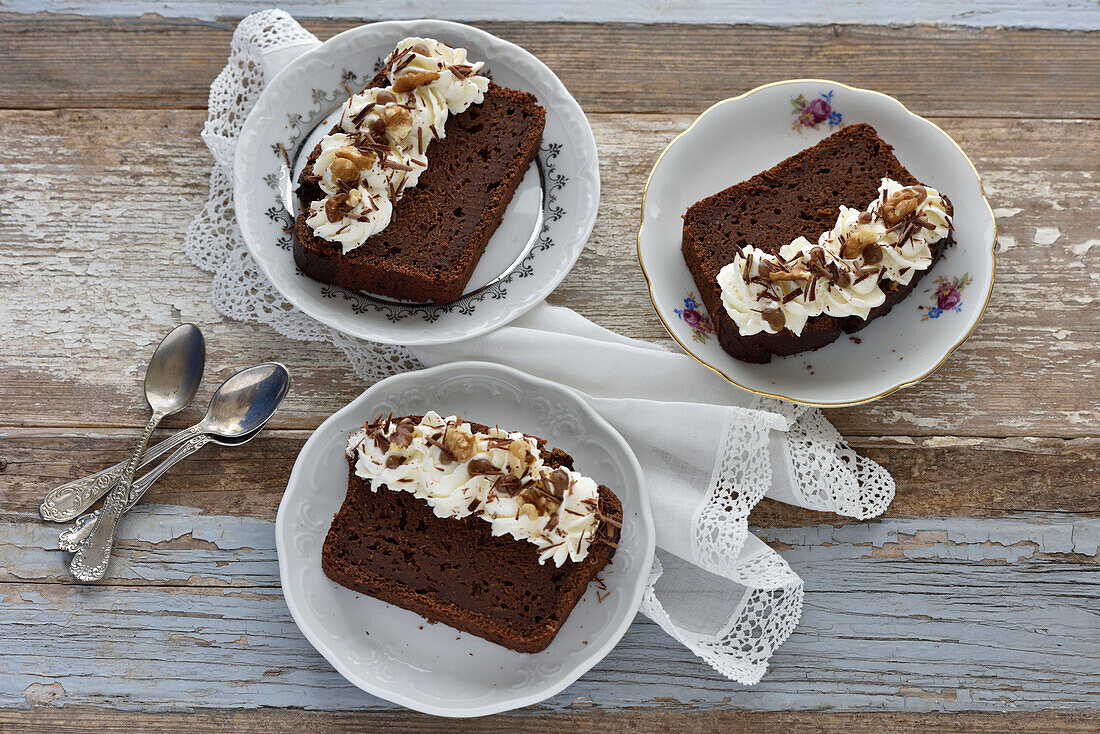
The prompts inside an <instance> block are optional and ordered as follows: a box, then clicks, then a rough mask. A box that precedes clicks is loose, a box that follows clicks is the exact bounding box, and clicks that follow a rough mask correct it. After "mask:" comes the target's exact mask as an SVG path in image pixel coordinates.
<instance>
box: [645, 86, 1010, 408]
mask: <svg viewBox="0 0 1100 734" xmlns="http://www.w3.org/2000/svg"><path fill="white" fill-rule="evenodd" d="M859 122H866V123H869V124H871V125H872V126H874V128H875V129H876V130H877V131H878V134H879V136H880V137H882V139H883V140H885V141H886V142H887V143H890V144H891V145H893V146H894V153H895V155H897V157H898V160H900V161H901V163H902V165H904V166H905V167H906V168H908V169H909V170H910V171H911V172H912V173H913V175H914V176H916V177H917V178H918V179H920V180H921V181H923V182H924V183H927V184H928V185H929V186H932V187H934V188H936V189H938V190H939V191H941V192H942V193H944V194H946V195H947V196H948V197H949V198H950V199H951V201H952V203H953V204H954V206H955V214H954V221H955V240H956V244H955V245H954V246H953V247H951V248H949V249H948V250H947V253H946V254H945V255H944V257H943V258H942V259H941V260H940V261H939V262H938V263H937V264H936V265H935V266H934V267H933V268H932V271H931V272H930V273H928V274H927V275H926V276H925V277H924V279H923V280H922V281H921V282H920V284H918V285H917V287H916V288H915V289H914V290H913V292H912V293H910V294H909V296H908V297H907V298H906V299H905V300H903V301H902V302H901V303H899V304H898V305H896V306H894V308H893V310H892V311H891V312H890V313H889V314H887V315H886V316H883V317H882V318H879V319H877V320H875V321H873V322H872V323H871V324H870V325H868V326H867V327H866V328H864V329H862V330H861V331H859V332H857V333H856V334H854V335H852V336H848V335H843V336H841V337H840V339H838V340H837V341H835V342H833V343H832V344H830V345H828V346H825V347H823V348H821V349H819V350H817V351H813V352H803V353H801V354H795V355H790V356H787V357H773V358H772V361H771V362H770V363H768V364H750V363H748V362H742V361H740V360H737V359H734V358H733V357H731V356H730V355H729V354H727V353H726V352H725V351H724V350H723V349H722V347H721V346H719V344H718V339H717V337H716V336H715V334H714V329H713V326H712V324H711V321H710V317H709V315H708V314H707V313H706V309H705V307H704V306H703V303H702V301H701V299H700V298H699V292H698V289H697V288H696V286H695V282H694V281H693V280H692V277H691V274H690V273H689V272H688V269H687V266H686V265H685V264H684V258H683V255H682V254H681V253H680V243H681V237H682V233H683V220H682V217H683V214H684V212H686V211H687V209H688V207H689V206H691V205H692V204H694V203H695V202H697V201H699V200H700V199H703V198H705V197H707V196H710V195H711V194H714V193H716V192H718V191H721V190H722V189H725V188H727V187H729V186H732V185H733V184H736V183H739V182H741V181H744V180H745V179H748V178H751V177H752V176H754V175H756V174H757V173H760V172H761V171H764V170H766V169H768V168H771V167H772V166H774V165H775V164H777V163H779V162H780V161H782V160H783V159H785V158H787V157H789V156H791V155H794V154H795V153H798V152H799V151H801V150H805V149H806V148H809V147H811V146H812V145H814V144H815V143H817V142H819V141H820V140H821V139H822V138H824V137H826V136H828V135H831V134H832V133H834V132H836V131H837V130H839V129H840V127H841V126H843V125H849V124H853V123H859ZM842 203H843V204H847V205H849V206H859V207H863V206H865V205H866V204H867V202H852V201H846V202H839V201H838V202H837V205H838V207H839V205H840V204H842ZM818 235H820V232H807V233H806V236H807V237H808V238H809V239H810V240H812V241H817V237H818ZM996 239H997V229H996V223H995V222H994V219H993V210H992V209H991V208H990V206H989V202H988V201H986V198H985V195H984V192H983V190H982V182H981V178H980V177H979V176H978V172H977V171H976V170H975V169H974V165H973V164H972V163H971V162H970V159H969V158H967V157H966V154H965V153H963V151H962V149H961V148H960V147H959V146H958V144H956V143H955V141H953V140H952V139H951V138H950V137H948V135H947V133H945V132H944V131H943V130H941V129H940V128H938V127H937V126H936V125H935V124H933V123H931V122H929V121H928V120H926V119H924V118H923V117H920V116H918V115H915V114H913V113H912V112H910V111H909V110H907V109H906V108H905V106H904V105H902V104H901V102H898V101H897V100H896V99H894V98H892V97H888V96H886V95H885V94H880V93H879V92H872V91H869V90H866V89H856V88H854V87H849V86H846V85H844V84H840V83H838V82H831V81H826V80H822V79H795V80H791V81H784V82H776V83H774V84H768V85H765V86H763V87H758V88H756V89H753V90H752V91H750V92H746V93H745V94H742V95H741V96H739V97H734V98H732V99H727V100H724V101H722V102H719V103H718V104H716V105H714V106H713V107H711V108H710V109H708V110H707V111H706V112H704V113H703V114H702V115H700V116H699V118H698V119H696V120H695V122H694V123H692V125H691V127H689V128H688V129H687V130H685V131H684V132H683V133H681V134H680V135H679V136H678V137H676V138H675V139H674V140H673V141H672V142H671V143H670V144H669V145H668V147H667V148H665V150H664V152H663V153H662V154H661V156H660V157H659V158H658V159H657V163H656V164H654V166H653V170H652V172H651V173H650V175H649V181H648V182H647V184H646V188H645V191H644V193H643V195H642V224H641V228H640V229H639V231H638V260H639V262H640V263H641V266H642V272H643V273H644V274H645V277H646V280H647V282H648V284H649V294H650V298H651V299H652V300H653V307H654V308H655V309H656V310H657V315H658V316H659V317H660V319H661V321H662V322H663V323H664V325H665V328H666V329H668V333H669V334H670V335H671V336H672V338H673V339H675V340H676V341H677V342H678V343H679V344H680V346H681V347H683V349H684V351H686V352H687V353H688V354H690V355H691V356H693V357H695V359H697V360H698V361H699V362H701V363H702V364H704V365H706V366H707V367H709V368H710V369H712V370H714V371H715V372H717V373H718V374H720V375H722V376H723V377H725V378H726V379H727V380H729V381H730V382H731V383H733V384H734V385H736V386H737V387H740V388H743V389H745V390H748V391H749V392H753V393H756V394H758V395H766V396H770V397H776V398H783V399H785V400H790V401H793V402H796V403H802V404H805V405H819V406H841V405H856V404H859V403H865V402H868V401H871V400H875V399H877V398H880V397H882V396H884V395H888V394H890V393H892V392H894V391H895V390H898V389H900V388H902V387H906V386H908V385H912V384H915V383H917V382H919V381H920V380H923V379H924V378H925V377H927V376H928V375H930V374H932V372H934V371H935V370H936V368H938V367H939V366H940V365H941V364H943V363H944V361H945V360H946V359H947V357H948V355H950V354H951V352H953V351H954V350H955V349H957V348H958V347H959V346H961V345H962V343H963V342H964V341H965V340H966V338H967V337H968V336H970V334H971V333H972V332H973V331H974V328H975V327H976V326H977V325H978V320H979V319H980V318H981V316H982V313H983V312H984V311H985V307H986V304H987V302H988V301H989V295H990V293H991V292H992V290H993V272H994V262H993V248H994V246H995V245H996ZM853 337H854V338H853Z"/></svg>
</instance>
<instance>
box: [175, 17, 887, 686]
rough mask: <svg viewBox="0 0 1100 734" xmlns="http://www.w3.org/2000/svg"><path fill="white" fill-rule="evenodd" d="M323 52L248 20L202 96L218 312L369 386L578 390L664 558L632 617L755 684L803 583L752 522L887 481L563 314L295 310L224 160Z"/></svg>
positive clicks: (774, 405) (210, 255)
mask: <svg viewBox="0 0 1100 734" xmlns="http://www.w3.org/2000/svg"><path fill="white" fill-rule="evenodd" d="M317 43H318V41H317V39H316V38H315V37H314V36H313V35H312V34H310V33H309V32H307V31H306V30H305V29H303V28H302V27H301V26H300V25H299V24H298V23H297V22H296V21H294V19H293V18H291V17H290V15H288V14H287V13H285V12H283V11H280V10H266V11H262V12H259V13H255V14H253V15H250V16H249V17H247V18H245V19H244V20H243V21H241V23H240V25H239V26H238V27H237V30H236V32H235V33H234V36H233V43H232V48H231V53H230V56H229V62H228V64H227V65H226V67H225V69H224V70H223V71H222V72H221V74H219V75H218V78H217V79H216V80H215V81H214V84H213V85H212V86H211V89H210V107H209V118H208V121H207V123H206V127H205V129H204V131H203V140H204V141H205V142H206V144H207V146H208V147H209V148H210V150H211V152H212V153H213V155H214V159H215V164H214V167H213V169H212V171H211V180H210V197H209V199H208V201H207V203H206V205H205V206H204V207H203V210H202V212H201V213H200V214H199V215H198V216H196V217H195V219H194V221H193V222H192V223H191V226H190V228H189V229H188V232H187V237H186V240H185V247H186V249H187V252H188V255H189V256H190V257H191V259H192V261H193V262H194V263H195V264H196V265H197V266H199V267H201V268H203V269H206V270H209V271H211V272H213V273H214V284H213V290H212V300H213V302H214V305H215V306H216V307H217V308H218V309H219V310H220V311H221V312H222V313H224V314H226V315H227V316H229V317H231V318H234V319H237V320H241V321H260V322H263V323H266V324H270V325H271V326H272V327H274V328H275V329H276V330H277V331H279V332H280V333H282V334H285V335H287V336H290V337H293V338H296V339H305V340H315V341H322V340H324V341H331V342H332V343H334V344H336V345H337V346H339V347H340V348H341V349H342V350H343V351H344V353H345V354H347V356H348V359H349V361H350V362H351V365H352V367H353V368H354V370H355V372H356V373H357V374H358V375H359V376H360V377H361V378H363V379H364V380H367V381H375V380H377V379H380V378H382V377H385V376H387V375H390V374H394V373H395V372H399V371H402V370H407V369H415V368H417V367H419V366H431V365H436V364H440V363H443V362H449V361H457V360H467V359H473V360H481V361H495V362H499V363H503V364H507V365H509V366H512V367H515V368H517V369H520V370H523V371H525V372H528V373H530V374H533V375H537V376H539V377H543V378H546V379H549V380H553V381H555V382H558V383H561V384H563V385H568V386H570V387H572V388H574V389H575V390H576V391H578V392H579V393H581V395H582V397H584V398H585V399H586V400H588V401H589V403H590V404H591V405H592V406H593V407H594V408H595V409H596V410H597V411H599V413H600V414H601V415H603V416H604V418H606V419H607V420H608V421H609V422H610V423H611V424H612V425H614V426H615V427H616V428H617V429H618V430H619V432H620V433H622V435H623V436H624V438H626V440H627V441H628V442H629V443H630V445H631V447H632V448H633V450H634V452H635V454H637V456H638V460H639V461H640V463H641V465H642V469H643V472H644V473H645V477H646V484H647V487H648V490H649V497H650V504H651V510H652V512H653V517H654V519H655V525H656V531H657V546H658V560H657V561H656V562H655V563H654V565H653V569H652V572H651V575H650V583H649V587H648V589H647V592H646V595H645V599H644V601H643V603H642V612H643V613H645V614H646V616H648V617H649V618H650V619H652V620H653V621H655V622H657V623H658V624H659V625H660V626H661V627H662V628H663V629H664V630H665V631H666V632H668V633H669V634H670V635H672V636H673V637H674V638H676V639H677V640H679V641H680V642H682V643H683V644H684V645H686V646H687V647H688V648H690V649H691V650H692V651H693V652H694V653H696V654H697V655H698V656H699V657H701V658H703V659H704V660H705V661H706V662H708V663H709V664H710V665H711V666H713V667H714V669H715V670H717V671H719V672H720V673H722V674H723V675H725V676H727V677H729V678H731V679H733V680H736V681H739V682H741V683H744V684H753V683H756V682H757V681H759V680H760V677H761V676H762V675H763V674H764V671H765V670H766V669H767V663H768V659H769V658H770V656H771V654H772V653H773V652H774V651H775V649H776V648H777V647H778V646H779V645H780V644H782V642H783V641H784V640H785V639H786V638H787V637H788V636H789V635H790V633H791V631H792V630H793V629H794V627H795V625H796V624H797V623H798V618H799V615H800V613H801V610H802V580H801V579H800V578H799V577H798V576H797V575H796V574H795V573H794V572H793V571H791V569H790V567H789V566H788V565H787V564H786V562H785V561H784V560H783V559H782V558H781V557H780V556H779V555H778V554H777V553H776V552H775V551H773V550H772V549H771V548H769V547H768V546H767V545H765V544H764V543H763V542H762V541H760V540H759V539H758V538H756V537H755V536H753V535H752V534H751V533H749V531H748V516H749V512H750V511H751V510H752V508H753V507H754V506H755V505H756V504H757V502H759V501H760V499H761V498H762V497H765V496H766V497H771V498H773V499H776V500H780V501H782V502H787V503H790V504H794V505H798V506H800V507H806V508H810V509H814V510H825V511H832V512H836V513H838V514H840V515H845V516H849V517H856V518H867V517H873V516H875V515H878V514H879V513H881V512H882V511H883V510H885V509H886V507H887V505H889V503H890V501H891V500H892V499H893V496H894V482H893V480H892V479H891V477H890V475H889V474H888V473H887V472H886V471H885V470H883V469H882V467H880V466H878V465H877V464H875V463H874V462H872V461H870V460H868V459H865V458H863V457H860V456H858V455H857V454H855V452H853V451H852V450H851V449H850V448H848V446H847V444H845V443H844V441H843V439H842V438H841V437H840V435H839V434H838V433H837V431H836V430H835V429H834V428H833V427H832V425H831V424H830V423H829V422H828V421H827V420H826V419H825V418H824V417H823V416H822V415H821V413H820V412H819V411H817V410H812V409H811V410H807V409H805V408H801V407H799V406H795V405H791V404H788V403H784V402H781V401H778V400H772V399H767V398H758V397H755V396H752V395H749V394H748V393H744V392H741V391H739V390H737V389H735V388H733V387H732V386H730V385H729V384H728V383H727V382H726V381H725V380H723V379H721V378H720V377H718V376H717V375H715V374H713V373H712V372H710V371H709V370H707V369H705V368H703V367H701V366H700V365H698V364H697V363H696V362H695V361H694V360H693V359H691V358H690V357H688V356H686V355H684V354H678V353H674V352H671V351H668V350H667V349H665V348H663V347H660V346H657V345H654V344H649V343H646V342H641V341H638V340H634V339H627V338H625V337H622V336H620V335H618V334H616V333H614V332H611V331H608V330H607V329H604V328H602V327H600V326H597V325H596V324H594V323H592V322H591V321H588V320H587V319H585V318H584V317H582V316H580V315H579V314H577V313H575V312H573V311H571V310H569V309H567V308H560V307H553V306H549V305H546V304H542V305H540V306H538V307H537V308H535V309H533V310H532V311H531V312H530V313H528V314H526V315H525V316H523V317H521V318H519V319H517V320H516V321H514V322H512V324H510V325H509V326H505V327H503V328H500V329H497V330H496V331H494V332H492V333H489V334H486V335H484V336H481V337H477V338H475V339H471V340H468V341H464V342H460V343H456V344H448V345H443V346H432V347H416V348H411V349H410V348H406V347H399V346H384V345H378V344H371V343H368V342H362V341H359V340H356V339H353V338H351V337H348V336H346V335H343V334H341V333H339V332H337V331H335V330H333V329H330V328H329V327H326V326H324V325H322V324H319V323H317V322H316V321H313V320H312V319H310V318H309V317H307V316H306V315H305V314H303V313H301V312H300V311H298V310H296V309H294V308H293V307H292V306H291V305H290V304H289V303H287V302H286V300H285V299H284V298H283V297H282V296H281V295H280V294H279V293H278V291H276V290H275V289H274V287H273V286H272V285H271V284H270V282H268V281H267V279H266V278H265V277H264V276H263V274H262V273H260V271H259V269H258V268H257V266H256V264H255V262H253V260H252V258H251V256H250V255H249V254H248V252H247V250H246V249H245V247H244V243H243V241H242V240H241V236H240V232H239V230H238V228H237V226H236V222H235V215H234V212H233V197H232V186H231V180H232V165H233V150H234V146H235V142H236V136H237V134H238V133H239V132H240V128H241V125H242V124H243V122H244V119H245V117H246V116H247V114H248V111H249V110H250V109H251V108H252V105H253V104H254V103H255V101H256V99H257V97H258V96H259V93H260V91H261V90H262V88H263V85H264V83H265V81H266V80H269V79H270V78H271V77H272V76H273V75H274V74H275V73H276V72H277V71H278V70H279V69H281V68H282V67H283V66H284V65H286V64H287V63H289V62H290V61H291V60H293V59H294V58H296V57H297V56H298V55H299V54H301V53H303V52H305V51H306V50H308V49H310V48H313V47H314V46H315V45H317Z"/></svg>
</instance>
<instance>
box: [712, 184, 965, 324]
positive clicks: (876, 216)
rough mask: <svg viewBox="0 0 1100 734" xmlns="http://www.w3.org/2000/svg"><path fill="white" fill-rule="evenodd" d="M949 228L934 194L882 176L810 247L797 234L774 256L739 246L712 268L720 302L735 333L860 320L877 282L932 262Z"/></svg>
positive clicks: (900, 278) (873, 300)
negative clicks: (826, 319)
mask: <svg viewBox="0 0 1100 734" xmlns="http://www.w3.org/2000/svg"><path fill="white" fill-rule="evenodd" d="M951 226H952V224H951V217H950V216H949V215H948V214H947V206H946V202H945V201H944V199H943V196H941V195H940V193H939V192H938V191H936V190H935V189H932V188H929V187H927V186H902V185H901V184H900V183H898V182H897V181H895V180H893V179H891V178H884V179H882V184H881V185H880V186H879V190H878V196H877V197H876V198H875V200H874V201H872V202H871V203H870V204H868V205H867V208H866V209H863V210H862V211H861V210H859V209H852V208H849V207H847V206H844V205H841V207H840V214H839V216H837V220H836V224H835V225H834V226H833V228H832V229H830V230H827V231H825V232H823V233H822V234H821V236H820V237H818V240H817V244H816V245H815V244H813V243H811V242H810V241H809V240H807V239H806V238H805V237H797V238H795V239H794V240H793V241H791V242H790V243H788V244H786V245H784V246H783V247H782V248H780V250H779V253H778V256H777V255H773V254H770V253H766V252H764V251H762V250H758V249H757V248H756V247H754V246H752V245H749V246H748V247H745V248H742V249H741V251H740V253H739V254H738V255H737V256H736V257H735V258H734V260H733V262H731V263H730V264H728V265H726V266H725V267H723V268H722V269H721V270H720V271H719V272H718V285H719V286H720V287H721V289H722V305H723V306H724V307H725V309H726V312H727V313H728V314H729V315H730V318H732V319H733V321H734V323H736V324H737V329H738V331H739V333H740V334H741V335H742V336H751V335H752V334H757V333H759V332H761V331H764V332H767V333H769V334H776V333H778V332H780V331H782V330H783V329H784V328H786V329H789V330H790V331H792V332H794V333H795V334H796V335H799V334H801V333H802V330H803V328H805V326H806V321H807V319H810V318H813V317H814V316H819V315H821V314H828V315H829V316H836V317H845V316H859V317H860V318H864V319H865V318H867V315H868V313H869V312H870V311H871V309H872V308H875V307H876V306H880V305H882V303H883V302H884V301H885V300H886V293H885V292H884V291H883V289H882V281H884V280H890V281H894V282H896V283H898V284H899V285H901V286H905V285H908V284H909V282H910V281H911V280H912V279H913V274H914V273H915V272H916V271H918V270H927V269H928V268H929V267H931V265H932V251H931V246H932V245H934V244H935V243H937V242H939V241H940V240H941V239H943V238H944V237H946V236H948V234H949V233H950V232H951Z"/></svg>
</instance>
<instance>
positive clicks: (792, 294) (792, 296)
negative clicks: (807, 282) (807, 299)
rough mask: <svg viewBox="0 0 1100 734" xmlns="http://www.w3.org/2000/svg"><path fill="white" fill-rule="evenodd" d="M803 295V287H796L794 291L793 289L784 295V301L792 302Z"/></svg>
mask: <svg viewBox="0 0 1100 734" xmlns="http://www.w3.org/2000/svg"><path fill="white" fill-rule="evenodd" d="M801 295H802V289H801V288H795V289H794V290H793V291H791V292H790V293H788V294H787V295H785V296H783V303H790V302H791V301H793V300H794V299H796V298H798V297H799V296H801Z"/></svg>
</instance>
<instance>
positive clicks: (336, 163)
mask: <svg viewBox="0 0 1100 734" xmlns="http://www.w3.org/2000/svg"><path fill="white" fill-rule="evenodd" d="M328 170H330V171H332V177H333V179H335V180H337V181H358V180H359V166H357V165H355V164H354V163H352V162H351V161H349V160H348V159H347V158H335V159H334V160H333V161H332V163H330V164H329V166H328Z"/></svg>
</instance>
